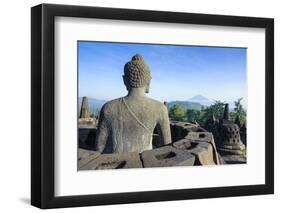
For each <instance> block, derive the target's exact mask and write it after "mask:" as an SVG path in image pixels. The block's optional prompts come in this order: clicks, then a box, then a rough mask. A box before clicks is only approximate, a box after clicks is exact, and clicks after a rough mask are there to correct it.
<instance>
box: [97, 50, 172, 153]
mask: <svg viewBox="0 0 281 213" xmlns="http://www.w3.org/2000/svg"><path fill="white" fill-rule="evenodd" d="M123 79H124V84H125V86H126V88H127V90H128V95H127V96H126V97H122V98H118V99H115V100H112V101H109V102H107V103H105V104H104V106H103V107H102V109H101V113H100V117H99V124H98V131H97V140H96V150H97V151H100V152H102V153H122V152H138V153H141V152H143V151H144V150H150V149H152V148H153V145H152V138H153V137H152V136H153V131H154V129H155V126H156V125H159V128H160V129H161V133H162V134H161V137H162V138H161V141H162V145H165V144H169V143H171V133H170V128H169V117H168V110H167V108H166V106H165V105H164V104H163V103H161V102H159V101H156V100H153V99H151V98H148V97H145V93H148V92H149V84H150V80H151V76H150V70H149V67H148V65H146V64H145V62H144V59H143V57H142V56H140V55H135V56H133V58H132V60H131V61H129V62H128V63H127V64H126V65H125V67H124V76H123Z"/></svg>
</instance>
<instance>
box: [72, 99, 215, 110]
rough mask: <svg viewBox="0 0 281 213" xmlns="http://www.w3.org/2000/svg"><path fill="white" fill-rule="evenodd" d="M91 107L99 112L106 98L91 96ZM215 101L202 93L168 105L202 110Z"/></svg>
mask: <svg viewBox="0 0 281 213" xmlns="http://www.w3.org/2000/svg"><path fill="white" fill-rule="evenodd" d="M88 100H89V108H90V111H91V112H94V113H97V112H98V111H100V109H101V108H102V106H103V105H104V104H105V103H106V102H107V101H106V100H100V99H96V98H89V97H88ZM81 102H82V97H79V108H78V112H79V111H80V108H81ZM212 103H213V102H212V101H210V100H209V99H208V98H206V97H204V96H202V95H196V96H194V97H192V98H190V99H188V100H187V101H170V102H168V107H169V108H170V107H172V106H173V105H174V104H179V105H180V106H181V107H183V108H184V109H196V110H201V108H202V106H210V105H211V104H212Z"/></svg>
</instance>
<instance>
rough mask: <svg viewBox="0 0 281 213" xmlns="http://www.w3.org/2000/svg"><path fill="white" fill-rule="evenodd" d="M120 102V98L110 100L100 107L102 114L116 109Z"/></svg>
mask: <svg viewBox="0 0 281 213" xmlns="http://www.w3.org/2000/svg"><path fill="white" fill-rule="evenodd" d="M121 101H122V98H116V99H113V100H110V101H108V102H106V103H105V104H104V105H103V106H102V109H101V110H102V111H103V112H111V111H112V110H114V109H116V107H117V106H118V105H119V104H120V103H121Z"/></svg>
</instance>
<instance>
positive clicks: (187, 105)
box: [168, 101, 202, 110]
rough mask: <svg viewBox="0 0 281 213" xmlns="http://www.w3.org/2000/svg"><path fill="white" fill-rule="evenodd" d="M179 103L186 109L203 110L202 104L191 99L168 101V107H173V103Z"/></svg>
mask: <svg viewBox="0 0 281 213" xmlns="http://www.w3.org/2000/svg"><path fill="white" fill-rule="evenodd" d="M175 104H178V105H180V106H181V107H182V108H184V109H196V110H201V107H202V105H201V104H199V103H195V102H190V101H170V102H168V108H171V107H172V106H173V105H175Z"/></svg>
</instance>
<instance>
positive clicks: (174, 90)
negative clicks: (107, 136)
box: [78, 41, 247, 107]
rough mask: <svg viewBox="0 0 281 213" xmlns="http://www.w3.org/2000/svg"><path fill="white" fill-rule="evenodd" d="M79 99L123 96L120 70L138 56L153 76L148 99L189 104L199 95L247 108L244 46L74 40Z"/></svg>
mask: <svg viewBox="0 0 281 213" xmlns="http://www.w3.org/2000/svg"><path fill="white" fill-rule="evenodd" d="M78 53H79V54H78V69H79V75H78V76H79V97H80V96H81V97H82V96H88V97H90V98H95V99H99V100H106V101H108V100H111V99H115V98H118V97H122V96H125V95H126V94H127V91H126V88H125V86H124V84H123V79H122V75H123V68H124V65H125V63H126V62H128V61H129V60H130V59H131V57H132V56H133V55H134V54H136V53H138V54H141V55H142V56H143V57H144V60H145V62H146V63H147V64H148V66H149V67H150V70H151V74H152V81H151V85H150V93H149V94H147V95H148V96H149V97H151V98H154V99H157V100H159V101H162V102H163V101H176V100H178V101H188V99H190V98H192V97H194V96H196V95H202V96H204V97H206V98H208V99H209V100H211V101H212V100H220V101H223V102H227V103H231V102H232V103H233V101H236V100H237V99H238V98H241V97H242V98H243V101H242V104H243V105H244V106H245V107H247V81H246V79H247V72H246V53H247V50H246V49H245V48H229V47H202V46H175V45H154V44H128V43H110V42H88V41H87V42H86V41H79V42H78Z"/></svg>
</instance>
